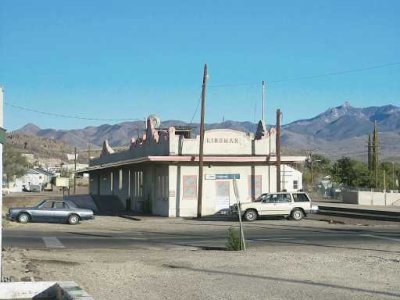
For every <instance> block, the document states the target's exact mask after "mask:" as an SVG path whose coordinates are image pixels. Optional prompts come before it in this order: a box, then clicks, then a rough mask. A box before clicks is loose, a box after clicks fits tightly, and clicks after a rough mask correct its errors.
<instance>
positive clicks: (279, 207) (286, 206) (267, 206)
mask: <svg viewBox="0 0 400 300" xmlns="http://www.w3.org/2000/svg"><path fill="white" fill-rule="evenodd" d="M261 203H262V205H261V207H262V208H261V214H263V215H287V214H289V213H290V208H291V206H290V203H291V198H290V194H289V193H279V194H268V195H266V197H264V198H263V199H262V200H261Z"/></svg>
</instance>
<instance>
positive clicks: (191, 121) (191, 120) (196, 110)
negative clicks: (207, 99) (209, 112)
mask: <svg viewBox="0 0 400 300" xmlns="http://www.w3.org/2000/svg"><path fill="white" fill-rule="evenodd" d="M200 102H201V95H200V96H199V99H198V101H197V106H196V109H195V110H194V113H193V116H192V118H191V119H190V122H189V124H193V120H194V118H195V117H196V115H197V112H198V111H199V107H200Z"/></svg>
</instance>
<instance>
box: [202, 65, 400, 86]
mask: <svg viewBox="0 0 400 300" xmlns="http://www.w3.org/2000/svg"><path fill="white" fill-rule="evenodd" d="M398 65H400V62H393V63H387V64H382V65H375V66H369V67H365V68H357V69H350V70H344V71H338V72H328V73H321V74H316V75H305V76H299V77H293V78H286V79H280V80H271V81H269V80H267V83H268V84H271V83H282V82H288V81H297V80H309V79H316V78H321V77H330V76H338V75H345V74H350V73H358V72H364V71H370V70H375V69H382V68H386V67H392V66H398ZM257 85H258V83H236V84H219V85H210V86H209V87H211V88H219V87H236V86H257Z"/></svg>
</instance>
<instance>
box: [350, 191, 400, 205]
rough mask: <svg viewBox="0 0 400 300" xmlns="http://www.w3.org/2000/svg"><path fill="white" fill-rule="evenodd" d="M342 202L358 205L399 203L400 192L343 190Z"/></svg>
mask: <svg viewBox="0 0 400 300" xmlns="http://www.w3.org/2000/svg"><path fill="white" fill-rule="evenodd" d="M343 202H344V203H351V204H359V205H399V204H400V193H383V192H369V191H355V192H344V193H343Z"/></svg>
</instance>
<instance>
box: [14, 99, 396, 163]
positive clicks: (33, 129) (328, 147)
mask: <svg viewBox="0 0 400 300" xmlns="http://www.w3.org/2000/svg"><path fill="white" fill-rule="evenodd" d="M375 121H376V122H377V124H378V128H379V132H380V141H381V154H382V156H383V157H394V158H396V157H399V156H400V154H399V153H400V107H397V106H394V105H386V106H380V107H367V108H356V107H353V106H351V105H350V104H349V103H347V102H346V103H344V104H343V105H341V106H338V107H334V108H330V109H328V110H326V111H325V112H323V113H321V114H319V115H317V116H315V117H314V118H311V119H304V120H298V121H295V122H292V123H289V124H286V125H284V126H283V130H282V141H283V144H284V146H285V147H287V148H288V149H291V151H295V152H297V151H298V152H304V151H305V150H306V149H315V148H316V149H318V152H321V153H325V154H327V155H329V156H331V157H332V158H337V157H340V156H341V155H348V156H352V157H356V158H359V159H365V158H366V155H367V154H366V153H367V148H366V145H367V139H368V134H369V133H370V132H371V131H372V129H373V124H374V122H375ZM183 125H186V126H187V125H190V126H192V127H193V132H194V134H197V133H198V127H199V126H198V124H187V123H185V122H182V121H179V120H168V121H164V122H162V123H161V127H169V126H183ZM144 127H145V124H144V122H142V121H134V122H123V123H119V124H114V125H108V124H104V125H101V126H97V127H95V126H90V127H86V128H83V129H74V130H56V129H40V128H39V127H37V126H36V125H34V124H27V125H25V126H24V127H22V128H21V129H19V130H16V131H15V132H14V134H16V133H17V134H23V135H31V136H39V137H44V138H47V139H50V140H56V141H62V142H64V143H65V144H67V145H71V146H76V147H79V148H87V146H88V144H89V143H91V144H93V145H97V146H101V144H102V142H103V141H104V140H105V139H108V140H109V142H110V145H112V146H114V147H115V146H125V145H127V144H128V143H129V140H130V138H131V137H134V136H137V135H138V134H140V133H141V132H143V130H144ZM206 128H207V129H216V128H229V129H235V130H240V131H245V132H254V131H255V128H256V124H254V123H252V122H236V121H226V122H222V123H211V124H207V125H206Z"/></svg>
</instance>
